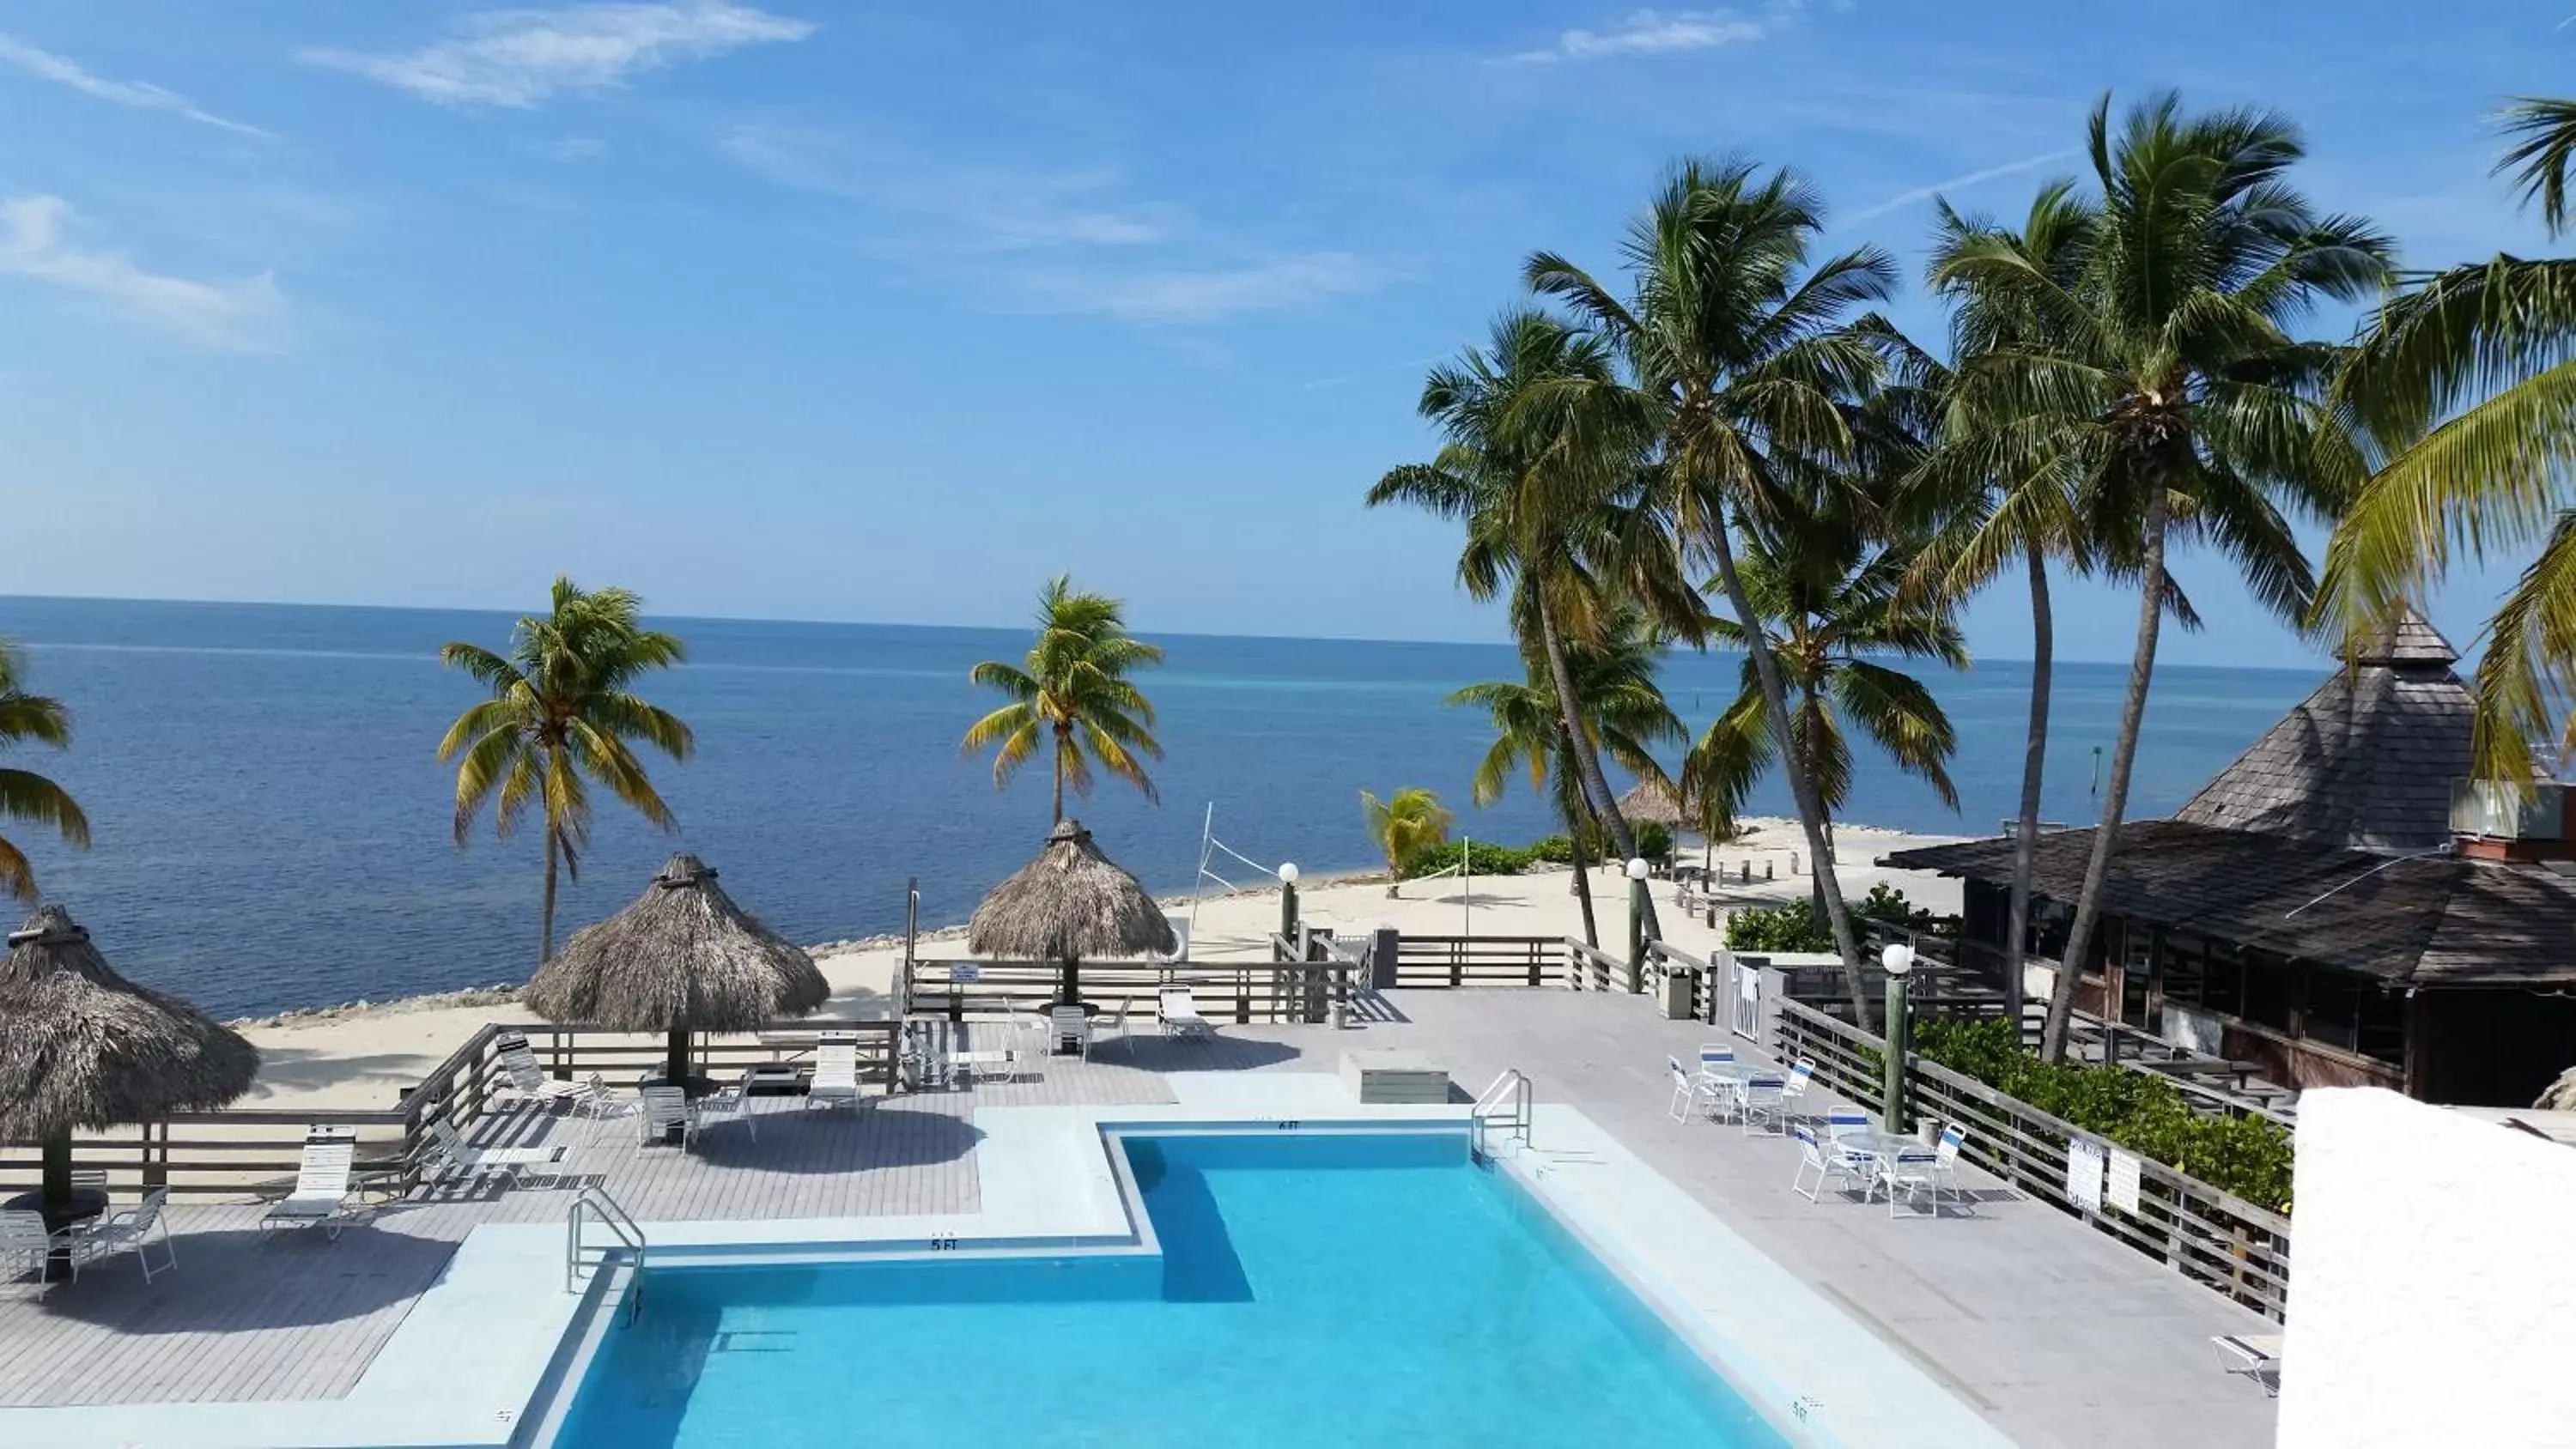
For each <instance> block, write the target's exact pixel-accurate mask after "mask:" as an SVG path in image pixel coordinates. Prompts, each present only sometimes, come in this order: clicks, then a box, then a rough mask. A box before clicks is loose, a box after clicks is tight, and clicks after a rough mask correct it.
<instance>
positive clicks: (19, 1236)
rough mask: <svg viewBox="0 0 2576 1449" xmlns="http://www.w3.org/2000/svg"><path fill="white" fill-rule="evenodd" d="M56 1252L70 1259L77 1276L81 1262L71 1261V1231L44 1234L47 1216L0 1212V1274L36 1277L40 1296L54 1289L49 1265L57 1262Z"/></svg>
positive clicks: (23, 1212)
mask: <svg viewBox="0 0 2576 1449" xmlns="http://www.w3.org/2000/svg"><path fill="white" fill-rule="evenodd" d="M57 1252H59V1253H60V1254H61V1255H62V1256H64V1257H66V1258H70V1261H71V1267H72V1272H73V1274H74V1275H75V1276H77V1275H78V1274H79V1272H80V1260H79V1259H78V1258H71V1257H70V1254H71V1232H70V1230H69V1229H65V1230H63V1231H61V1232H50V1233H49V1232H47V1231H45V1217H44V1214H42V1213H38V1212H30V1211H25V1210H22V1209H12V1210H10V1211H7V1212H0V1270H5V1271H6V1272H7V1273H8V1275H9V1276H10V1277H12V1278H21V1277H24V1276H26V1275H27V1274H29V1273H33V1274H35V1275H36V1281H37V1284H38V1285H39V1286H38V1287H37V1289H36V1292H37V1294H38V1295H39V1296H42V1295H43V1294H44V1292H45V1291H46V1290H47V1289H49V1288H51V1287H52V1286H53V1283H52V1276H53V1275H52V1274H51V1273H50V1272H49V1271H48V1270H47V1267H46V1265H47V1264H48V1263H50V1262H52V1261H53V1260H54V1258H55V1256H56V1254H57Z"/></svg>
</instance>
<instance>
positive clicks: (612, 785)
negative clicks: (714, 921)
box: [438, 575, 697, 962]
mask: <svg viewBox="0 0 2576 1449" xmlns="http://www.w3.org/2000/svg"><path fill="white" fill-rule="evenodd" d="M642 608H643V601H642V600H641V599H638V598H637V597H636V596H635V594H634V593H633V592H632V591H630V590H626V589H618V588H606V589H592V590H586V589H583V588H581V587H579V586H578V585H576V584H574V583H573V581H572V580H571V579H568V578H565V577H562V576H561V575H558V576H557V577H556V579H555V584H554V597H553V607H552V611H551V612H549V613H547V614H543V615H536V614H531V615H529V616H527V617H525V618H522V619H521V620H519V622H518V626H517V627H516V628H514V629H512V630H511V631H510V652H509V653H508V654H506V655H505V654H496V653H494V652H493V651H491V650H489V649H486V648H484V647H483V646H481V645H479V644H465V643H452V644H447V645H444V646H442V647H441V648H440V649H439V651H438V657H439V659H440V660H441V661H442V662H443V663H445V664H447V665H448V666H449V667H450V668H454V669H461V670H463V671H465V672H466V673H467V674H470V675H472V676H473V677H474V679H475V681H476V682H478V683H480V684H481V685H483V687H484V688H486V689H488V690H490V691H491V693H492V697H491V698H490V699H487V700H484V701H483V702H482V703H480V704H477V705H475V706H473V707H472V708H470V709H468V710H466V711H465V712H464V713H463V714H460V715H458V716H457V717H456V723H454V724H452V725H449V726H448V727H447V734H446V736H445V737H444V738H442V739H441V740H440V741H439V742H438V758H439V759H440V760H442V761H446V760H454V761H456V762H457V764H456V843H457V844H458V845H459V846H460V847H461V846H463V845H464V844H465V842H466V839H467V838H468V837H469V836H470V835H471V834H472V833H473V829H474V817H475V816H476V815H478V814H480V813H481V812H482V809H483V804H484V802H485V801H487V800H489V801H492V802H494V808H493V824H494V829H495V832H496V833H497V834H499V835H500V836H502V837H503V838H505V839H506V838H508V836H509V835H510V833H511V831H512V830H513V829H515V828H516V827H517V826H518V824H519V821H520V819H521V818H522V817H523V816H524V815H525V814H526V813H527V810H528V807H529V806H530V805H535V806H537V807H538V808H539V809H540V810H542V811H543V813H544V828H545V835H546V901H545V925H544V929H543V933H542V934H541V936H540V937H539V944H538V954H537V959H538V960H539V961H540V962H542V961H544V960H546V959H547V958H548V957H551V956H553V955H554V951H555V889H556V885H555V874H556V871H557V869H558V868H560V869H561V870H562V872H563V874H564V875H566V876H569V877H571V878H572V879H573V880H575V881H579V880H580V879H581V852H582V851H583V850H585V849H587V848H588V847H589V844H590V786H591V784H592V783H593V782H596V783H598V784H601V785H605V786H607V787H608V790H609V793H610V794H613V795H615V796H616V797H617V798H618V799H620V800H623V801H625V802H626V803H627V805H629V806H631V807H632V808H633V809H634V810H635V812H636V813H637V814H640V815H642V816H643V817H644V818H645V819H647V820H649V821H651V822H653V823H654V824H655V825H658V826H660V827H661V828H663V829H664V830H669V829H672V828H674V823H675V822H674V821H673V818H672V815H671V808H670V807H669V806H668V805H665V804H663V803H662V797H661V795H660V794H659V793H658V792H656V791H655V790H654V788H653V782H652V780H651V779H650V778H649V777H648V776H646V774H645V773H644V763H643V761H641V760H639V759H637V758H636V756H635V751H634V749H633V748H632V746H633V744H635V743H636V742H639V741H640V742H641V743H644V744H648V745H651V746H653V747H654V748H655V749H658V750H660V751H662V752H663V753H664V754H666V755H669V756H670V757H671V758H672V759H674V760H685V759H687V758H688V757H689V754H690V752H691V751H692V750H694V749H695V748H696V747H697V741H696V739H695V737H694V736H692V735H691V734H690V733H689V727H688V726H687V725H685V724H682V723H681V722H680V721H679V719H678V717H677V716H674V715H672V714H670V713H669V712H667V711H665V710H662V709H660V708H657V707H656V706H654V705H650V704H647V703H645V702H644V700H643V699H642V698H640V697H639V696H637V695H636V694H635V693H634V692H633V690H632V688H631V686H632V685H633V684H634V683H635V681H636V680H637V679H638V678H639V677H641V676H642V675H643V674H644V673H645V672H646V671H648V670H653V669H665V668H668V667H670V666H671V665H674V664H677V663H679V662H680V660H681V659H682V658H684V657H685V656H686V654H687V649H686V647H685V646H684V645H682V644H681V642H680V641H679V639H678V638H676V637H674V636H673V635H670V634H665V633H663V632H661V631H660V630H658V629H647V628H645V627H644V626H643V625H642V623H641V622H639V617H638V616H639V614H640V612H641V610H642Z"/></svg>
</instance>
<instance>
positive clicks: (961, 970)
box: [948, 961, 984, 981]
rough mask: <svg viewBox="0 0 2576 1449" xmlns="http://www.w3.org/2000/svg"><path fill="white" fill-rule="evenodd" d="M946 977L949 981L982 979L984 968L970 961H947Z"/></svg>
mask: <svg viewBox="0 0 2576 1449" xmlns="http://www.w3.org/2000/svg"><path fill="white" fill-rule="evenodd" d="M948 979H949V980H951V981H981V980H983V979H984V968H983V967H982V966H980V965H977V964H976V963H975V962H972V961H951V962H949V963H948Z"/></svg>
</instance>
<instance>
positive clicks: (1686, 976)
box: [1664, 966, 1699, 1021]
mask: <svg viewBox="0 0 2576 1449" xmlns="http://www.w3.org/2000/svg"><path fill="white" fill-rule="evenodd" d="M1698 993H1699V973H1698V972H1696V971H1693V970H1691V969H1690V968H1689V967H1687V966H1675V967H1673V968H1672V969H1671V970H1668V971H1666V972H1665V973H1664V1020H1666V1021H1689V1020H1690V1019H1691V1018H1692V1016H1693V1015H1694V1013H1693V1012H1692V1011H1691V1001H1692V999H1693V998H1694V997H1695V996H1697V995H1698Z"/></svg>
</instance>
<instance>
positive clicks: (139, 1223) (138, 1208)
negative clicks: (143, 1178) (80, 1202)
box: [72, 1187, 179, 1284]
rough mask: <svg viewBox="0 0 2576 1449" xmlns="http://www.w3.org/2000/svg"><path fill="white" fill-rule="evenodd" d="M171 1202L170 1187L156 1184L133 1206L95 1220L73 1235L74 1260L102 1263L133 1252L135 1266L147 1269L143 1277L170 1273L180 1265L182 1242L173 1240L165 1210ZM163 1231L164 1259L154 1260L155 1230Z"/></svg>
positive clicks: (77, 1261)
mask: <svg viewBox="0 0 2576 1449" xmlns="http://www.w3.org/2000/svg"><path fill="white" fill-rule="evenodd" d="M169 1204H170V1189H168V1188H166V1187H156V1188H154V1189H152V1190H151V1191H150V1192H147V1193H145V1194H144V1195H143V1200H142V1201H141V1202H138V1203H136V1204H135V1205H134V1206H132V1207H130V1208H121V1209H119V1210H117V1211H116V1212H112V1213H109V1214H108V1215H107V1216H105V1217H103V1218H100V1219H98V1220H97V1221H96V1222H93V1223H91V1224H90V1225H89V1226H88V1227H86V1228H83V1229H81V1230H80V1231H79V1232H76V1233H74V1234H73V1235H72V1261H73V1262H74V1263H76V1264H82V1263H101V1262H105V1261H106V1260H108V1259H110V1258H113V1257H115V1256H116V1255H117V1254H119V1253H132V1254H133V1255H134V1262H135V1266H137V1267H139V1268H141V1269H142V1270H143V1281H144V1282H145V1283H147V1284H149V1283H150V1282H151V1281H152V1275H153V1274H154V1273H167V1272H169V1271H170V1270H171V1269H173V1268H176V1267H178V1266H179V1249H178V1246H177V1245H176V1244H174V1243H172V1242H171V1241H170V1224H169V1223H168V1222H166V1221H164V1220H163V1218H162V1216H161V1210H162V1209H163V1208H165V1207H167V1206H169ZM156 1230H158V1231H159V1233H160V1234H161V1263H160V1266H159V1267H157V1268H156V1267H154V1266H153V1263H152V1253H151V1246H152V1234H153V1233H154V1231H156Z"/></svg>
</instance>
